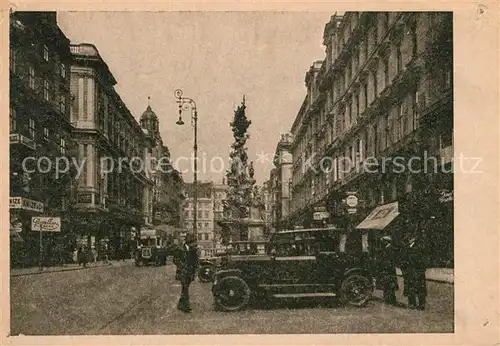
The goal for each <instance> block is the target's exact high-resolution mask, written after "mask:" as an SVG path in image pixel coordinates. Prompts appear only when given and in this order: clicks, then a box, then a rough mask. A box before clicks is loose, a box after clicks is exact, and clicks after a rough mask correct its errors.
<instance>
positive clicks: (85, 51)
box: [70, 44, 99, 57]
mask: <svg viewBox="0 0 500 346" xmlns="http://www.w3.org/2000/svg"><path fill="white" fill-rule="evenodd" d="M70 50H71V54H75V55H82V56H95V57H98V56H99V52H98V51H97V48H96V47H94V46H93V45H91V44H80V45H72V46H71V47H70Z"/></svg>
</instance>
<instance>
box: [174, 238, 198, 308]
mask: <svg viewBox="0 0 500 346" xmlns="http://www.w3.org/2000/svg"><path fill="white" fill-rule="evenodd" d="M174 263H175V265H176V266H177V270H176V273H175V279H176V280H179V281H180V283H181V286H182V289H181V297H180V298H179V303H178V304H177V309H179V310H181V311H183V312H191V305H190V302H189V285H190V284H191V282H193V281H194V278H195V274H196V268H197V267H198V249H197V246H196V238H195V236H194V235H192V234H188V235H186V240H185V243H184V244H183V245H182V246H181V248H180V249H179V251H178V252H177V254H176V255H175V256H174Z"/></svg>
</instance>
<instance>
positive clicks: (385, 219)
mask: <svg viewBox="0 0 500 346" xmlns="http://www.w3.org/2000/svg"><path fill="white" fill-rule="evenodd" d="M398 215H399V210H398V202H394V203H389V204H384V205H380V206H378V207H376V208H375V209H374V210H373V211H372V212H371V213H370V215H368V216H367V217H366V218H365V219H364V220H363V221H362V222H361V223H360V224H359V225H358V226H357V227H356V229H379V230H382V229H384V228H386V227H387V226H388V225H389V224H390V223H391V222H392V220H394V219H395V218H396V216H398Z"/></svg>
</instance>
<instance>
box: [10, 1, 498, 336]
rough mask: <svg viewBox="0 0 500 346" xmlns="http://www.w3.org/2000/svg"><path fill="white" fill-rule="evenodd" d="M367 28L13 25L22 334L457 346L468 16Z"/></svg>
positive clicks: (13, 16)
mask: <svg viewBox="0 0 500 346" xmlns="http://www.w3.org/2000/svg"><path fill="white" fill-rule="evenodd" d="M331 7H332V8H333V7H334V6H331ZM361 9H362V7H360V11H336V10H335V9H333V10H331V11H294V12H292V11H290V12H288V11H269V12H264V11H262V12H259V11H221V12H207V11H70V10H61V11H59V10H57V11H53V10H47V11H39V10H37V11H29V10H24V9H17V8H13V9H11V11H10V13H9V15H8V19H9V24H8V26H9V48H10V50H9V115H10V118H9V119H10V123H9V165H8V168H9V173H10V176H9V210H8V215H9V218H10V231H9V234H10V236H9V237H10V241H9V244H10V245H9V250H8V253H9V255H8V257H9V265H8V271H9V275H8V280H9V284H8V285H9V296H10V309H9V310H10V323H9V324H10V326H9V329H10V333H9V335H10V336H77V335H97V336H98V335H122V336H124V335H200V336H202V335H226V334H229V335H235V334H241V335H243V334H245V335H246V334H402V333H418V334H422V333H437V334H443V333H454V332H455V328H456V322H457V321H456V316H455V310H456V309H455V301H456V299H455V294H456V292H455V278H456V277H457V276H456V275H455V272H454V268H455V263H456V260H457V258H458V257H459V256H460V254H459V253H456V251H455V247H456V246H455V245H456V244H455V239H456V235H457V233H456V230H455V228H456V222H455V221H454V220H455V216H456V215H455V214H456V213H455V207H454V205H455V203H454V202H455V201H456V199H455V192H454V186H455V185H456V184H455V183H454V182H455V179H454V177H455V174H461V175H463V174H474V173H478V172H479V171H480V170H481V169H483V168H484V167H482V166H481V159H480V158H479V157H478V155H473V154H474V153H473V152H468V153H462V152H460V154H458V153H457V151H456V150H455V151H454V147H455V144H454V143H455V139H454V133H455V129H456V127H455V126H454V118H455V117H454V108H455V107H454V104H455V96H454V95H455V93H454V90H455V89H454V68H457V67H456V66H455V65H454V64H455V59H454V36H455V38H456V35H454V12H452V11H362V10H361ZM4 18H6V17H4ZM5 47H6V46H5ZM5 49H6V48H5ZM462 68H463V67H462ZM457 171H459V172H457ZM472 232H474V231H471V230H469V233H470V234H471V235H472ZM471 241H472V242H473V241H474V235H472V236H471V238H470V239H469V242H471ZM471 244H472V243H471ZM476 250H479V251H481V249H476ZM459 278H460V277H459ZM461 280H464V278H462V279H461ZM496 284H497V283H496ZM291 340H293V339H291Z"/></svg>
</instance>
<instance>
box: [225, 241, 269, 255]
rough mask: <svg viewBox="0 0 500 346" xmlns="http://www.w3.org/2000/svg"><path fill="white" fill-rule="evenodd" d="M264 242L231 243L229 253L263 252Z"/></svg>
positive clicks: (254, 253) (248, 253)
mask: <svg viewBox="0 0 500 346" xmlns="http://www.w3.org/2000/svg"><path fill="white" fill-rule="evenodd" d="M266 244H267V242H265V243H233V244H232V249H231V253H232V254H234V255H257V254H261V253H264V252H265V247H266Z"/></svg>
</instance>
